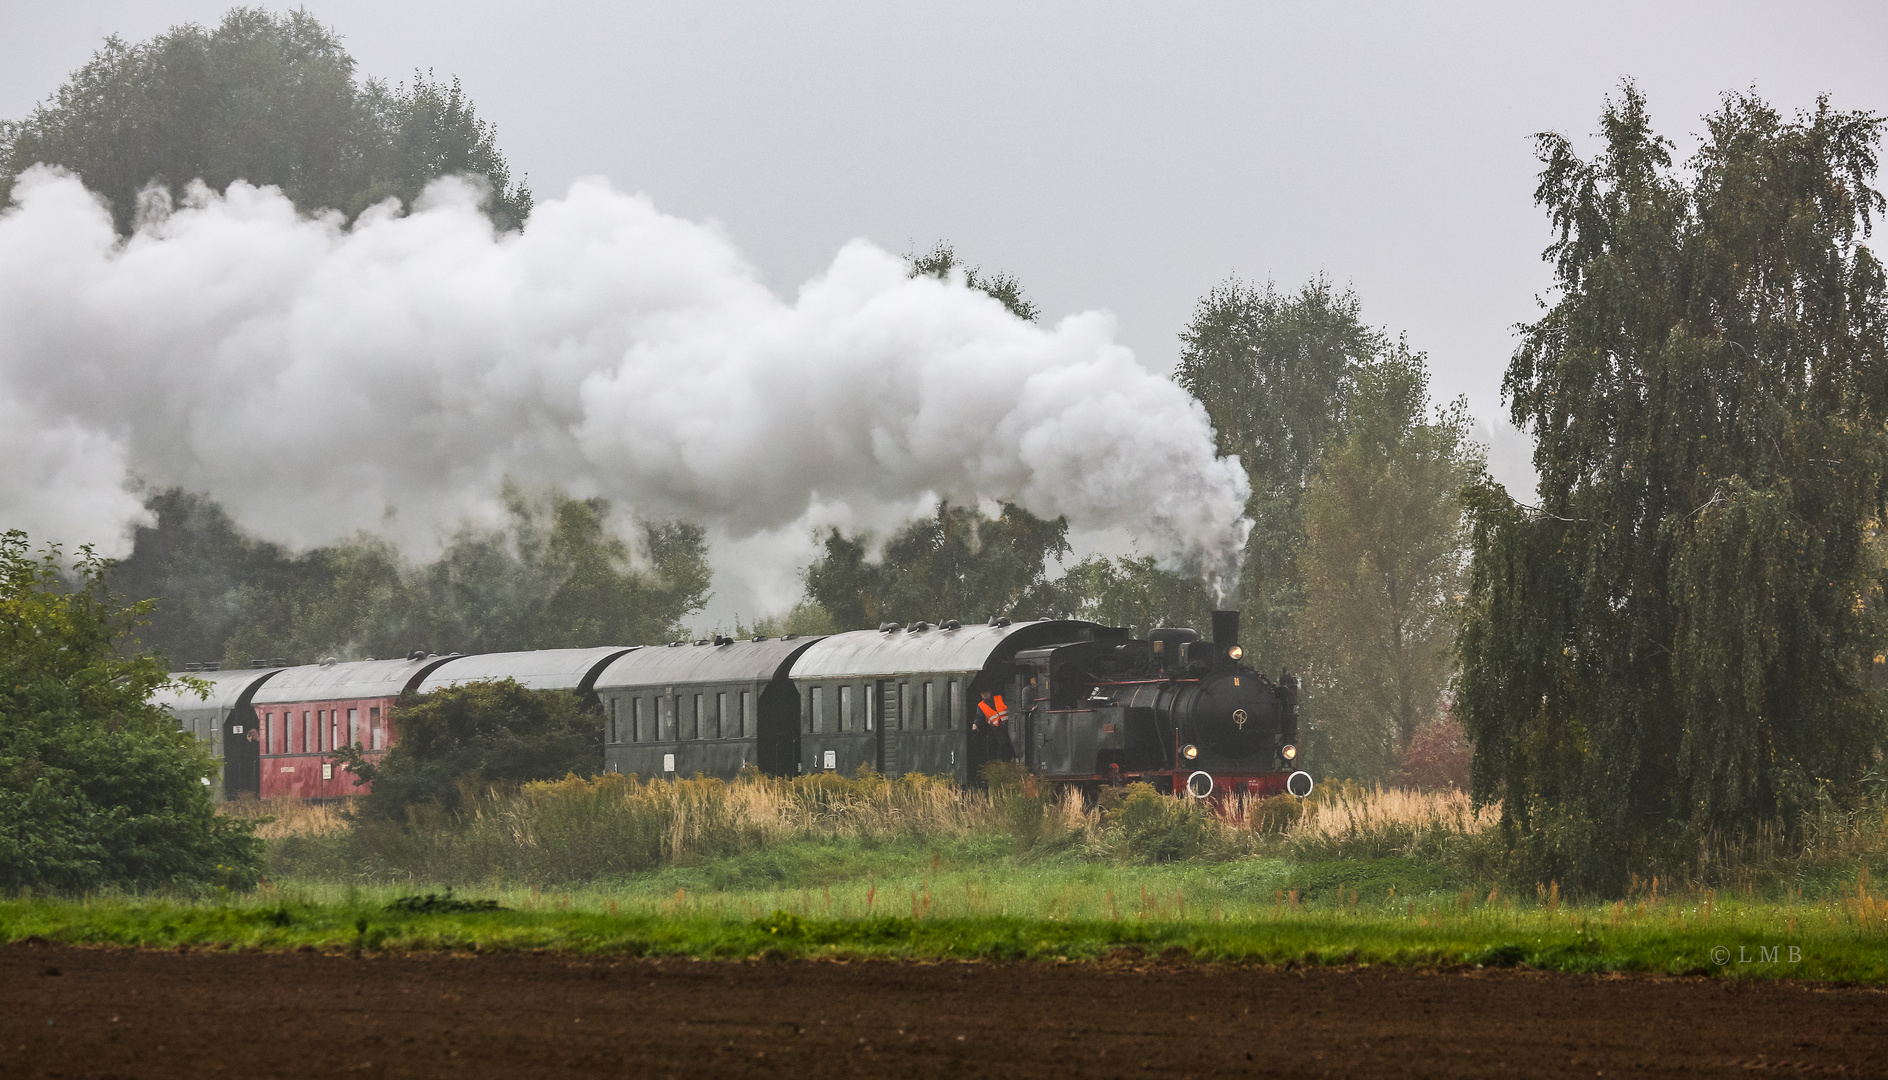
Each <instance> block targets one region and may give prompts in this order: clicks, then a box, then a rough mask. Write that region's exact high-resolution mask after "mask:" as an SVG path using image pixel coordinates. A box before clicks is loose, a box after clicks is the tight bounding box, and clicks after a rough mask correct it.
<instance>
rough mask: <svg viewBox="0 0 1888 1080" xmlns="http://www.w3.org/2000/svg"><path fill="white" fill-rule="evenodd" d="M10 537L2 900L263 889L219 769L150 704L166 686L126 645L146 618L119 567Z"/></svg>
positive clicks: (1, 586) (1, 715) (2, 540)
mask: <svg viewBox="0 0 1888 1080" xmlns="http://www.w3.org/2000/svg"><path fill="white" fill-rule="evenodd" d="M59 562H60V559H59V552H58V550H57V549H48V550H47V551H46V552H45V553H44V555H43V556H42V557H41V558H37V559H35V558H33V557H31V556H30V555H29V553H28V544H27V538H26V534H24V533H21V532H19V531H17V530H16V531H10V532H8V533H6V535H5V536H4V537H0V889H18V888H26V887H30V888H50V889H58V890H79V889H95V888H99V887H103V886H108V885H116V886H124V887H131V888H141V887H151V886H159V885H183V886H195V885H206V884H220V885H226V886H239V887H240V886H247V885H250V884H253V883H254V882H255V880H256V878H257V876H258V874H259V872H260V869H261V845H260V844H259V843H257V842H256V841H255V839H254V838H253V837H252V836H251V832H252V829H251V826H250V824H249V823H247V822H242V821H237V820H234V819H230V818H225V817H219V816H218V815H217V814H216V812H215V807H214V805H213V804H212V802H211V798H210V788H209V787H207V786H206V785H205V783H204V780H205V778H206V777H210V776H214V775H215V773H216V768H217V766H216V761H215V759H214V758H212V757H211V756H210V754H209V752H208V751H207V750H205V749H203V748H202V747H201V746H200V745H198V743H197V742H196V740H194V739H192V738H191V737H190V736H188V735H186V734H184V733H182V732H180V731H178V730H177V722H176V720H175V718H173V717H172V716H170V714H168V713H166V712H164V711H163V710H162V709H160V708H158V707H157V706H155V705H152V704H151V703H150V700H149V699H150V696H151V693H152V692H153V691H155V690H157V689H159V688H160V687H164V686H167V685H169V682H170V680H169V677H168V676H167V675H166V674H165V673H164V668H163V666H162V665H160V664H158V663H157V662H156V661H155V660H153V659H152V658H150V657H149V656H143V655H128V656H127V655H121V654H120V653H119V651H118V649H119V646H120V644H121V643H122V642H123V641H124V640H125V639H126V637H127V636H128V635H129V634H130V632H131V630H132V628H133V626H135V625H136V623H137V622H138V620H139V619H141V618H142V617H143V616H144V615H145V614H146V613H147V612H148V611H149V610H150V606H149V605H148V604H138V605H134V606H132V607H130V608H123V609H121V608H118V607H116V606H114V605H113V604H111V603H110V602H109V601H108V599H107V594H106V591H105V576H106V572H107V570H108V568H109V563H107V562H105V561H104V560H101V559H99V558H97V557H96V556H94V555H93V554H92V551H91V549H90V548H84V549H81V555H80V557H79V559H78V561H77V563H76V564H75V566H74V568H73V573H74V576H75V580H74V581H72V582H71V583H68V582H67V581H65V580H64V579H63V577H62V575H61V573H60V569H59Z"/></svg>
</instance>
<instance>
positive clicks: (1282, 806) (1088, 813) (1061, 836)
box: [231, 771, 1491, 885]
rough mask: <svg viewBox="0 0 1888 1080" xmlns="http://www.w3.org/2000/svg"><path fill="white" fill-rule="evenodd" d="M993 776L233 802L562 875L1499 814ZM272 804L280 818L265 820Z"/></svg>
mask: <svg viewBox="0 0 1888 1080" xmlns="http://www.w3.org/2000/svg"><path fill="white" fill-rule="evenodd" d="M993 779H994V780H995V782H994V783H992V784H991V786H990V788H989V789H988V790H967V789H963V788H959V787H956V786H955V785H953V784H951V783H950V782H949V781H947V780H942V779H938V778H933V777H925V776H916V775H910V776H905V777H901V778H899V779H896V780H889V779H886V778H885V777H883V776H879V775H877V774H874V773H871V772H862V773H861V774H860V775H858V776H856V777H843V776H837V775H833V774H819V775H815V776H808V777H796V778H791V779H786V778H778V777H767V776H762V775H760V774H758V773H756V772H752V771H750V772H749V773H748V774H747V775H744V776H742V777H741V778H740V779H739V780H737V781H736V782H734V783H731V784H728V783H722V782H721V781H718V780H703V779H696V780H667V779H657V780H639V779H637V778H635V777H626V776H621V775H616V774H606V775H603V776H599V777H595V778H592V779H581V778H577V777H569V778H566V779H564V780H559V781H555V782H546V783H535V784H526V785H524V786H523V787H521V788H516V789H510V790H505V789H491V790H486V791H471V792H467V796H468V797H467V798H466V799H465V800H464V806H465V807H466V809H465V810H464V811H462V812H459V813H453V814H448V813H445V812H442V811H440V810H439V809H437V808H435V807H417V808H414V809H412V810H410V811H409V814H408V817H407V820H405V821H404V822H385V821H374V820H369V819H362V818H358V817H355V816H354V815H353V814H352V811H351V808H349V807H348V806H345V805H338V806H327V807H310V806H307V805H304V804H299V803H292V802H287V801H283V802H271V803H253V802H252V803H249V804H235V805H233V806H232V809H231V812H233V813H244V814H248V815H250V816H256V817H260V818H262V819H263V820H264V821H265V823H264V824H263V825H262V826H261V827H260V829H259V835H261V836H263V837H264V838H265V839H267V840H268V841H269V842H270V859H271V865H272V867H273V869H274V872H276V873H277V874H289V875H294V876H297V877H303V878H313V879H327V880H346V881H355V882H401V881H405V882H419V883H447V882H458V883H475V882H479V883H497V882H505V881H511V882H520V883H530V884H539V885H556V884H570V883H580V882H586V881H595V880H600V879H616V878H622V877H626V876H628V875H633V874H640V873H646V872H648V871H652V870H656V869H659V868H662V867H667V866H687V865H698V864H702V863H705V862H708V861H712V860H716V859H725V858H729V857H733V856H739V855H742V854H744V853H750V852H759V851H765V850H768V849H771V848H776V847H779V846H780V845H784V844H789V843H800V844H806V843H824V844H836V845H846V846H851V847H859V848H867V849H869V848H872V847H875V846H878V845H883V844H888V843H914V844H918V845H938V844H959V845H961V844H964V843H970V842H980V843H983V844H984V845H985V847H986V848H987V849H988V850H989V851H991V852H993V853H998V854H1007V853H1014V854H1021V855H1034V856H1040V855H1043V854H1047V853H1060V854H1065V855H1070V856H1074V857H1079V858H1086V859H1095V860H1119V861H1132V862H1149V863H1158V862H1175V861H1187V860H1205V861H1209V862H1223V861H1227V860H1232V859H1238V858H1243V857H1249V856H1258V855H1272V856H1282V857H1290V858H1312V859H1333V858H1336V859H1343V858H1353V859H1354V858H1381V857H1384V856H1389V855H1402V856H1423V855H1442V856H1447V855H1449V854H1450V853H1451V852H1452V851H1454V850H1457V849H1460V848H1462V847H1464V846H1465V845H1467V846H1473V844H1474V842H1476V841H1477V840H1479V839H1481V838H1482V836H1483V833H1485V832H1486V827H1487V823H1488V821H1489V820H1491V819H1490V818H1489V815H1488V812H1487V811H1486V810H1484V811H1483V812H1482V814H1480V815H1477V814H1475V813H1474V812H1473V811H1472V810H1471V809H1470V808H1469V806H1468V803H1467V800H1466V798H1465V797H1463V796H1461V795H1459V794H1454V793H1451V794H1441V795H1426V794H1418V793H1414V792H1404V791H1398V790H1393V789H1382V788H1374V789H1364V788H1361V787H1358V786H1356V785H1347V786H1345V785H1340V786H1336V787H1334V788H1332V789H1330V790H1328V791H1325V792H1321V793H1320V795H1319V796H1318V797H1317V798H1316V799H1314V800H1311V801H1307V802H1304V803H1302V804H1301V803H1300V802H1299V800H1296V799H1294V798H1292V797H1290V796H1285V797H1283V798H1282V799H1272V800H1264V801H1259V800H1254V801H1253V802H1251V803H1250V804H1233V805H1229V806H1225V807H1222V808H1221V809H1222V814H1221V815H1215V814H1213V813H1209V812H1207V810H1206V809H1205V808H1204V807H1203V805H1202V804H1196V803H1192V802H1189V801H1187V800H1177V799H1172V798H1169V797H1167V796H1163V795H1160V794H1157V793H1156V792H1154V791H1153V789H1152V788H1148V787H1146V786H1145V785H1132V786H1130V787H1128V788H1127V789H1125V790H1124V791H1114V790H1106V791H1104V792H1103V796H1102V799H1101V801H1100V803H1099V804H1098V805H1089V804H1087V803H1085V802H1084V801H1083V799H1082V797H1081V796H1080V795H1079V794H1078V793H1077V792H1074V791H1070V790H1063V791H1058V790H1057V789H1054V788H1051V787H1049V786H1047V785H1038V784H1037V783H1036V782H1035V781H1034V779H1033V778H1030V777H1026V776H1022V775H1021V774H1020V773H1019V774H1016V775H998V776H996V777H994V778H993ZM271 819H272V820H271Z"/></svg>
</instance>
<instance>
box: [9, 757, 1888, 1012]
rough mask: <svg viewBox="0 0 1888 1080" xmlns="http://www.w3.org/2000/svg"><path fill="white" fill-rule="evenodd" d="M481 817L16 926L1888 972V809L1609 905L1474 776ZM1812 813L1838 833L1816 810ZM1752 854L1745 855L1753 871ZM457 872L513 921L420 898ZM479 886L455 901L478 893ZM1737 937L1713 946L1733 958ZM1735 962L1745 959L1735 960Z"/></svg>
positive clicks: (265, 830)
mask: <svg viewBox="0 0 1888 1080" xmlns="http://www.w3.org/2000/svg"><path fill="white" fill-rule="evenodd" d="M468 806H469V807H470V809H469V810H468V811H467V812H466V813H462V814H457V815H442V814H438V813H429V812H418V813H415V814H412V815H411V816H410V817H409V819H408V820H406V821H403V822H386V821H380V822H375V821H366V820H355V819H354V818H353V817H352V816H351V815H350V812H349V808H348V807H346V806H309V805H306V804H300V803H284V804H280V805H276V806H263V805H252V806H249V807H247V808H238V812H243V813H248V814H250V815H252V816H255V817H256V818H257V819H258V821H259V822H260V825H259V829H258V833H259V835H261V836H262V837H263V838H264V839H265V840H266V842H267V843H268V845H269V862H270V865H271V868H272V876H271V879H270V881H269V882H268V883H266V884H265V885H264V886H263V887H262V888H261V889H259V890H256V891H254V892H251V893H239V894H218V895H215V896H196V897H177V896H162V895H147V896H94V897H88V898H66V899H52V898H36V897H20V898H16V899H12V900H6V901H0V940H19V939H22V938H27V937H32V936H38V937H42V938H46V939H50V940H58V941H66V942H72V943H79V944H101V945H107V944H115V945H130V946H141V947H153V948H170V947H175V946H179V945H183V946H191V947H225V948H256V949H296V948H312V949H316V950H320V951H328V952H363V953H370V954H371V953H376V952H383V951H401V952H435V951H454V952H456V951H461V950H478V951H488V950H508V949H545V950H556V951H569V952H578V953H593V952H600V953H615V954H631V955H674V956H689V957H702V958H746V957H755V956H797V957H900V958H921V959H947V958H958V959H969V958H1037V959H1061V958H1066V959H1069V960H1091V959H1103V958H1108V957H1120V956H1128V955H1134V956H1159V955H1161V954H1163V953H1168V952H1170V951H1171V950H1183V951H1184V954H1185V955H1186V956H1189V957H1192V958H1196V959H1202V960H1213V961H1228V962H1241V963H1290V962H1298V963H1370V964H1416V965H1447V964H1483V965H1502V966H1508V965H1515V964H1526V965H1529V966H1532V967H1537V968H1543V969H1550V970H1559V971H1638V972H1668V973H1672V972H1679V973H1682V972H1704V973H1707V974H1712V975H1718V976H1725V977H1732V978H1778V977H1797V978H1811V979H1833V980H1857V981H1868V982H1888V902H1884V901H1883V900H1881V899H1880V898H1878V897H1877V896H1876V895H1875V893H1874V886H1873V884H1872V883H1871V877H1870V875H1871V867H1872V868H1873V871H1872V872H1873V873H1876V874H1879V873H1880V871H1881V869H1882V866H1881V865H1880V861H1881V857H1882V855H1883V852H1884V844H1883V836H1884V833H1888V829H1884V827H1883V826H1884V822H1883V820H1881V819H1880V815H1879V814H1863V815H1848V816H1845V817H1843V818H1842V819H1840V820H1832V821H1831V822H1828V823H1822V824H1820V825H1815V827H1813V828H1808V829H1806V830H1805V832H1804V836H1803V838H1802V839H1801V840H1799V842H1798V843H1797V845H1796V846H1795V847H1794V848H1786V846H1784V845H1782V844H1780V843H1778V842H1777V841H1776V840H1775V839H1774V838H1766V837H1760V838H1758V841H1759V842H1757V843H1752V844H1747V845H1745V846H1743V847H1742V848H1733V847H1730V846H1727V847H1726V848H1725V849H1724V851H1725V852H1728V853H1730V854H1731V855H1735V856H1737V858H1736V859H1732V858H1727V857H1723V856H1720V857H1719V858H1718V859H1717V860H1716V862H1715V863H1714V864H1713V877H1712V878H1710V879H1708V880H1707V881H1705V882H1686V883H1679V884H1676V885H1675V884H1674V883H1673V882H1669V881H1660V880H1658V879H1657V878H1652V879H1649V880H1644V881H1639V880H1635V881H1634V882H1633V883H1632V885H1631V887H1630V889H1628V890H1627V892H1626V894H1625V895H1623V896H1621V897H1616V898H1609V899H1608V900H1607V901H1606V902H1592V901H1588V902H1582V903H1573V902H1570V901H1569V900H1568V899H1567V898H1565V897H1562V896H1561V895H1560V892H1559V889H1558V887H1557V886H1555V885H1553V884H1552V883H1551V882H1550V883H1545V884H1536V883H1528V884H1526V885H1522V886H1520V887H1519V888H1516V887H1515V883H1514V881H1513V875H1512V873H1511V871H1510V870H1509V868H1507V867H1506V866H1505V865H1504V863H1503V853H1502V849H1501V846H1500V844H1499V838H1498V836H1497V835H1496V833H1495V830H1494V829H1493V828H1492V824H1491V823H1492V818H1493V815H1491V814H1488V813H1486V812H1484V813H1482V814H1476V813H1474V812H1473V811H1472V810H1471V808H1470V807H1469V805H1468V803H1467V801H1466V800H1465V799H1464V798H1462V797H1461V796H1460V795H1459V794H1457V793H1440V794H1416V793H1411V792H1402V791H1385V790H1365V789H1362V788H1358V787H1356V786H1354V785H1329V786H1327V787H1326V788H1324V789H1322V790H1321V791H1320V793H1319V795H1318V796H1317V797H1316V798H1314V799H1313V800H1309V801H1306V802H1303V803H1300V802H1299V801H1297V800H1294V799H1290V798H1286V799H1283V800H1265V801H1254V802H1252V803H1249V804H1246V805H1243V806H1239V807H1237V808H1235V810H1236V812H1235V813H1233V814H1231V815H1229V816H1227V817H1226V818H1215V817H1211V816H1209V815H1206V814H1204V813H1201V812H1200V811H1199V808H1198V807H1196V806H1192V805H1189V804H1185V803H1181V802H1177V801H1175V800H1172V799H1167V798H1164V797H1159V796H1153V795H1151V793H1146V792H1140V793H1136V792H1132V791H1130V792H1128V793H1125V794H1124V795H1123V796H1121V797H1110V798H1108V799H1106V800H1105V801H1104V802H1103V803H1102V804H1101V805H1098V806H1086V805H1083V804H1082V803H1081V802H1080V801H1078V800H1075V799H1072V798H1068V797H1057V796H1056V795H1055V794H1054V793H1051V792H1048V791H1043V790H1038V789H1035V788H1033V787H1032V786H1031V785H1029V784H1028V783H1027V782H1026V781H1024V780H1023V779H1022V778H1020V777H1019V778H1015V782H1014V783H1010V784H999V785H998V786H997V788H996V789H995V790H994V791H991V792H983V791H971V792H966V791H960V790H958V789H955V788H952V787H950V786H949V785H946V784H942V783H939V782H936V781H931V780H926V779H924V778H919V777H911V778H905V779H902V780H899V781H886V780H884V779H883V778H879V777H873V776H869V775H868V776H864V777H858V778H851V779H846V778H838V777H830V776H827V777H817V778H808V779H803V780H795V781H782V780H770V779H766V778H760V777H752V778H749V779H747V780H744V781H742V782H740V783H736V784H733V785H727V784H721V783H719V782H706V781H667V782H644V783H638V782H636V781H634V780H631V779H625V778H620V777H605V778H600V779H598V780H592V781H586V780H575V779H573V780H566V781H562V782H558V783H552V784H534V785H528V786H527V787H526V788H524V789H522V790H518V791H511V792H488V793H485V794H483V795H480V796H478V797H477V798H472V799H469V800H468ZM1812 824H1814V823H1812ZM1739 860H1741V861H1739ZM448 888H454V889H456V892H455V893H454V898H455V900H459V901H463V900H464V899H465V898H467V897H473V898H477V899H479V900H481V901H489V902H492V903H496V904H497V905H499V909H498V910H441V908H442V905H441V904H439V903H438V902H437V901H435V902H434V903H432V904H431V905H430V906H428V905H422V910H415V909H414V908H413V906H412V905H411V904H406V905H404V906H403V905H402V904H400V903H398V902H397V901H399V899H400V898H401V897H411V896H418V895H425V894H434V895H435V896H440V895H443V894H445V893H446V891H447V890H448ZM453 906H455V905H443V907H447V908H450V907H453ZM1714 950H1716V951H1715V952H1714ZM1720 960H1722V961H1723V962H1721V963H1720V962H1719V961H1720Z"/></svg>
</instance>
